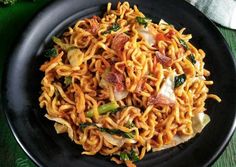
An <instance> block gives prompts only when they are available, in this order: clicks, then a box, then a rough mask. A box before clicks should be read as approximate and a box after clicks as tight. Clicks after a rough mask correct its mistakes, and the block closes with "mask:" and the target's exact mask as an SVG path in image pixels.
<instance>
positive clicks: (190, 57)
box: [187, 54, 196, 65]
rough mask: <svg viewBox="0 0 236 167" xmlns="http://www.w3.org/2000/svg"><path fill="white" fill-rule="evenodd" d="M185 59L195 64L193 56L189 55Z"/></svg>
mask: <svg viewBox="0 0 236 167" xmlns="http://www.w3.org/2000/svg"><path fill="white" fill-rule="evenodd" d="M187 59H188V60H189V61H190V62H191V63H192V64H193V65H194V64H196V59H195V56H194V55H193V54H190V55H189V56H188V57H187Z"/></svg>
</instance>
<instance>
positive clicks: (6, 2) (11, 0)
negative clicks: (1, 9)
mask: <svg viewBox="0 0 236 167" xmlns="http://www.w3.org/2000/svg"><path fill="white" fill-rule="evenodd" d="M16 1H17V0H0V3H3V4H4V5H13V4H15V3H16Z"/></svg>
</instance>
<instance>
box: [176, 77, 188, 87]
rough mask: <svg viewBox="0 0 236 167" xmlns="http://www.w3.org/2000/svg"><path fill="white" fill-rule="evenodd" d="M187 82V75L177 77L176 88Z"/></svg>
mask: <svg viewBox="0 0 236 167" xmlns="http://www.w3.org/2000/svg"><path fill="white" fill-rule="evenodd" d="M185 80H186V75H185V74H181V75H179V76H176V77H175V88H177V87H179V86H180V85H182V84H183V83H184V82H185Z"/></svg>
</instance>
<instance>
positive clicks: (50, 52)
mask: <svg viewBox="0 0 236 167" xmlns="http://www.w3.org/2000/svg"><path fill="white" fill-rule="evenodd" d="M43 55H44V56H45V57H56V56H57V49H56V48H52V49H48V50H45V51H44V52H43Z"/></svg>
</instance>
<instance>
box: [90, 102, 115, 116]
mask: <svg viewBox="0 0 236 167" xmlns="http://www.w3.org/2000/svg"><path fill="white" fill-rule="evenodd" d="M118 107H119V105H118V104H117V103H116V102H110V103H107V104H103V105H101V106H99V107H98V113H99V114H100V115H102V114H106V113H108V112H112V111H114V110H116V109H117V108H118ZM86 116H87V117H90V118H91V117H93V116H94V110H93V109H90V110H89V111H87V112H86Z"/></svg>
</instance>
